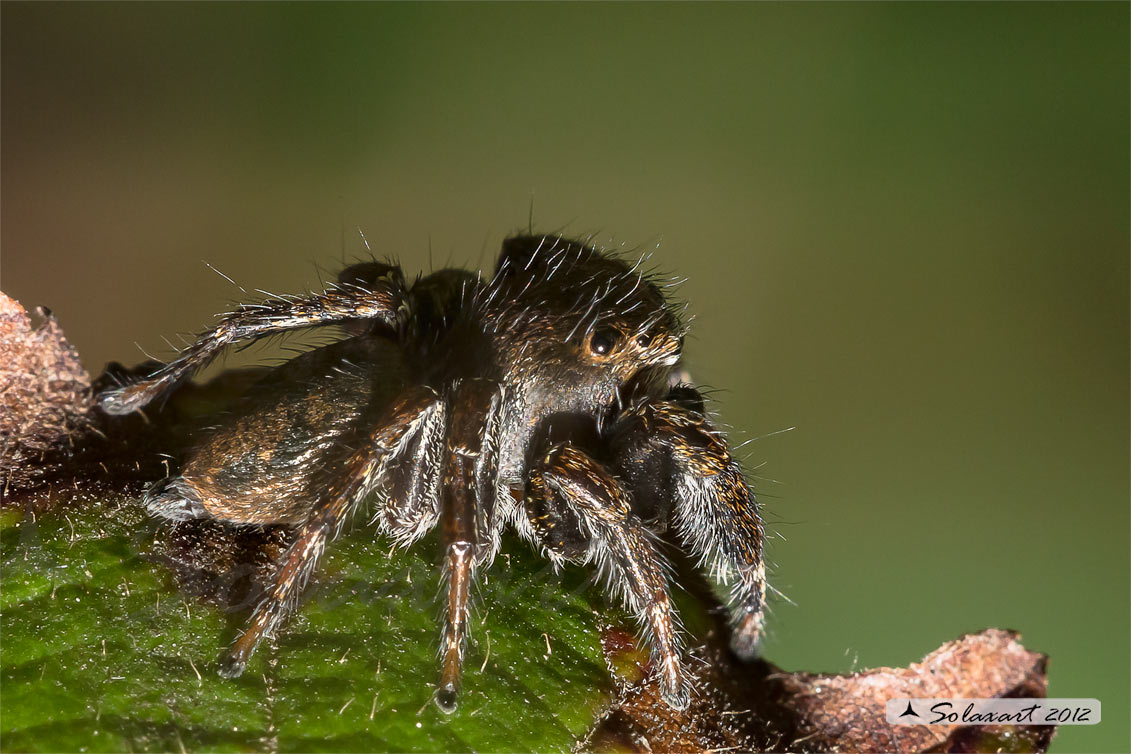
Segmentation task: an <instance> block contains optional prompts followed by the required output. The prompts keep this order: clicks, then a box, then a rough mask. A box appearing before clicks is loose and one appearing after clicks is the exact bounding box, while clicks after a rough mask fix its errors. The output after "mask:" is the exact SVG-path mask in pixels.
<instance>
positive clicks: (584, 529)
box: [526, 444, 690, 709]
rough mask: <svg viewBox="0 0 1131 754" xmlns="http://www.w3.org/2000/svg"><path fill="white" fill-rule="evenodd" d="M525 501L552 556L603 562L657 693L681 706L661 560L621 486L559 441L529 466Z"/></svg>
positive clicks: (683, 695) (681, 680) (683, 694)
mask: <svg viewBox="0 0 1131 754" xmlns="http://www.w3.org/2000/svg"><path fill="white" fill-rule="evenodd" d="M526 504H527V513H528V515H529V517H530V523H531V525H532V526H533V528H534V532H535V534H536V535H537V536H538V538H539V540H540V541H541V542H542V543H543V545H545V547H546V548H547V549H548V550H549V551H550V553H551V554H552V555H556V556H558V557H560V558H564V559H568V560H575V561H580V562H587V561H589V560H593V559H595V560H597V562H598V563H599V564H600V565H601V566H602V568H607V569H608V572H609V574H610V575H611V577H612V583H613V585H614V588H616V589H617V591H619V592H620V594H621V597H622V598H623V600H624V602H625V604H626V605H627V607H628V608H629V610H631V611H632V612H633V613H635V614H636V616H637V618H638V620H639V621H640V624H641V626H642V627H643V628H644V629H645V631H646V632H647V634H648V637H649V639H650V641H651V644H652V653H653V656H654V657H655V658H656V663H657V666H658V671H657V672H658V674H659V681H660V694H661V696H663V698H664V701H665V702H666V703H667V704H668V706H669V707H672V708H673V709H685V708H686V707H687V705H688V703H689V702H690V690H689V688H688V684H687V681H686V679H685V677H684V674H683V669H682V667H681V664H680V647H679V636H678V633H677V631H676V619H675V610H674V608H673V606H672V603H671V598H670V597H669V596H668V587H667V582H666V580H665V578H664V567H663V561H662V559H661V558H660V555H659V553H658V552H657V551H656V548H655V547H654V546H653V545H652V541H651V537H650V535H649V533H648V531H647V530H646V529H645V528H644V526H643V524H642V523H641V522H640V520H639V519H638V518H637V517H636V516H635V515H634V514H633V513H632V509H631V499H630V497H629V495H628V492H627V491H626V490H625V488H624V487H623V486H622V485H621V484H620V482H618V481H617V479H616V478H615V477H614V476H612V474H610V473H609V471H608V470H606V469H605V468H604V467H603V466H601V465H600V464H599V463H597V461H595V460H593V459H592V458H591V457H590V456H588V455H586V454H585V453H583V452H582V451H580V450H578V449H577V448H575V447H573V446H572V445H569V444H562V445H557V446H555V447H554V448H552V449H551V450H550V452H549V453H547V454H546V456H545V457H544V458H543V459H542V461H541V462H540V463H539V464H538V465H537V466H536V467H535V468H534V469H533V470H532V472H531V477H530V484H529V485H528V490H527V501H526Z"/></svg>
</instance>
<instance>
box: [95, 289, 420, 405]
mask: <svg viewBox="0 0 1131 754" xmlns="http://www.w3.org/2000/svg"><path fill="white" fill-rule="evenodd" d="M404 301H405V288H404V279H403V276H402V275H401V272H400V270H399V269H397V268H394V267H389V268H388V270H387V272H386V274H385V275H384V276H383V277H381V278H380V279H378V280H376V281H374V283H373V285H372V286H371V287H369V288H362V287H360V286H358V285H353V284H349V283H343V284H340V285H339V286H337V287H333V288H330V289H328V290H326V291H323V292H322V293H316V294H312V295H309V296H305V297H299V296H290V297H286V298H274V299H269V300H267V301H264V302H262V303H258V304H243V305H241V306H239V307H237V308H236V310H235V311H233V312H231V313H230V314H226V315H224V317H222V318H221V319H220V322H219V323H217V324H216V325H215V326H214V327H212V328H210V329H208V330H206V331H204V332H203V333H201V334H200V336H199V337H198V338H197V339H196V341H195V342H194V343H193V344H192V345H190V346H189V347H188V348H186V349H185V350H184V351H182V352H181V355H180V356H178V357H177V358H175V359H173V360H172V361H170V362H169V363H168V364H166V365H165V366H163V367H161V368H160V369H158V370H157V371H156V372H154V373H153V374H151V375H150V376H149V377H148V378H146V379H144V380H142V381H140V382H135V383H133V384H131V385H124V386H122V387H119V388H114V389H112V390H107V391H105V392H104V393H102V394H101V395H100V396H98V403H99V405H100V406H101V407H102V410H103V411H105V412H106V413H108V414H128V413H130V412H131V411H136V410H138V409H140V408H141V407H143V406H145V405H147V404H148V403H150V402H151V401H153V400H154V399H156V398H160V397H161V396H163V395H166V394H168V393H169V392H170V391H172V390H173V388H175V387H176V386H177V385H179V384H180V383H181V382H183V381H184V380H186V379H188V378H189V377H191V376H192V375H193V374H195V373H196V372H198V371H199V370H200V369H202V368H204V367H205V366H207V365H208V364H209V363H210V362H211V361H212V360H213V359H214V358H216V356H218V355H219V354H220V352H221V351H223V350H224V349H225V348H227V347H228V346H230V345H233V344H235V343H238V342H240V341H246V340H256V339H258V338H263V337H266V336H268V335H275V334H278V333H282V332H287V331H289V330H296V329H299V328H304V327H313V326H315V325H328V324H342V323H348V322H351V321H365V322H369V323H372V324H373V327H374V328H380V329H382V330H384V331H385V332H387V333H388V334H390V335H394V336H395V334H396V332H397V329H398V323H399V322H400V319H401V317H402V311H401V310H402V307H403V306H404Z"/></svg>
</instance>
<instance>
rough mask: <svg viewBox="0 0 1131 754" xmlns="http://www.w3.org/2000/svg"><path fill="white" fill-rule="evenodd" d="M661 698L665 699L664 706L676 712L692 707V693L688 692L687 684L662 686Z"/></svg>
mask: <svg viewBox="0 0 1131 754" xmlns="http://www.w3.org/2000/svg"><path fill="white" fill-rule="evenodd" d="M660 696H661V697H663V699H664V704H666V705H668V706H669V707H671V708H672V709H674V710H685V709H687V708H688V707H689V706H690V705H691V692H690V691H689V690H688V687H687V684H678V685H676V686H673V687H668V685H667V684H661V687H660Z"/></svg>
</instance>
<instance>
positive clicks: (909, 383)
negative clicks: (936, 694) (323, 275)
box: [0, 2, 1131, 751]
mask: <svg viewBox="0 0 1131 754" xmlns="http://www.w3.org/2000/svg"><path fill="white" fill-rule="evenodd" d="M0 10H2V35H3V39H2V43H3V44H2V54H3V60H2V77H3V80H2V87H3V88H2V93H3V103H2V104H3V107H2V118H3V121H2V129H3V130H2V160H3V164H2V168H3V169H2V190H3V204H2V226H0V227H2V234H3V235H2V258H0V263H2V267H0V275H2V277H0V285H2V286H3V289H4V290H5V291H6V292H7V293H9V294H11V295H13V296H15V297H16V298H18V299H19V300H21V301H22V302H23V303H24V304H25V305H27V306H29V307H30V306H33V305H38V304H43V305H47V306H50V307H51V308H52V309H53V310H54V312H55V313H56V315H57V316H58V317H59V319H60V321H61V322H62V325H63V327H64V328H65V330H66V332H67V334H68V335H69V337H70V338H71V340H72V342H73V343H74V344H75V345H76V346H77V347H78V348H79V350H80V352H81V353H82V355H83V357H84V359H85V362H86V364H87V366H88V367H89V368H90V369H91V370H92V371H93V372H97V371H99V369H100V368H101V366H102V364H103V363H104V362H105V361H107V360H111V359H115V360H120V361H124V362H134V361H137V360H140V359H141V358H143V354H142V351H141V350H139V346H140V347H141V348H142V349H145V351H147V352H149V353H153V354H155V355H159V356H164V355H167V354H168V353H169V349H168V347H167V346H166V345H164V342H163V340H162V338H163V337H174V336H175V335H176V334H177V333H179V332H183V331H189V330H194V329H196V328H198V327H199V326H201V325H203V324H205V323H207V322H208V321H209V320H210V317H211V315H212V314H213V313H215V312H217V311H219V310H221V309H223V308H225V307H226V306H228V305H229V303H230V301H231V300H232V299H234V298H239V297H240V296H241V294H240V292H239V290H238V289H236V288H233V287H232V286H231V284H229V283H228V282H226V281H225V280H224V279H223V278H221V277H219V276H218V275H216V274H215V273H214V272H212V271H210V270H209V269H208V268H207V267H206V266H205V265H204V263H203V262H204V261H207V262H209V263H211V264H212V265H214V266H215V267H216V268H218V269H219V270H221V271H222V272H223V273H224V274H226V275H228V276H230V277H231V278H233V279H234V280H236V281H238V282H239V283H241V284H242V285H244V286H245V287H247V288H248V289H252V288H262V289H267V290H271V291H276V292H293V291H300V290H302V289H304V288H308V287H317V286H318V284H319V283H318V273H317V270H316V268H315V265H316V264H317V265H321V266H322V267H323V268H326V269H329V270H334V269H335V268H336V267H338V266H339V265H340V263H341V259H342V258H343V257H345V258H352V257H354V256H356V255H358V254H361V253H364V245H363V243H362V241H361V238H360V236H359V232H358V229H360V230H361V231H363V232H364V235H365V237H366V238H367V239H368V242H369V244H370V245H371V246H372V248H373V249H374V251H375V252H376V253H377V254H379V255H380V254H393V255H396V256H398V257H399V258H400V260H401V261H402V263H403V264H404V266H405V268H406V270H407V271H409V272H410V273H414V272H416V271H420V270H427V269H428V268H429V266H430V265H435V266H442V265H446V264H448V263H449V262H450V263H452V264H458V265H468V266H472V267H474V266H476V265H479V264H482V265H489V264H490V262H491V259H492V257H493V255H494V252H495V250H496V249H497V248H498V245H499V242H500V241H501V239H502V238H503V237H504V236H505V235H507V234H508V233H510V232H512V231H515V230H517V229H520V228H525V226H526V224H527V218H528V214H529V212H530V211H531V206H533V217H534V224H535V228H536V229H540V230H556V229H564V230H565V231H567V232H569V233H572V234H577V235H586V234H589V233H596V234H597V236H596V237H597V239H598V240H600V241H604V242H608V243H616V244H620V243H623V244H625V245H626V246H627V247H628V248H630V249H642V250H643V249H650V250H654V256H653V259H654V262H655V263H656V264H657V265H658V266H659V267H661V268H662V269H664V270H667V271H671V272H673V273H677V274H679V275H682V276H686V277H687V278H688V281H687V283H686V284H685V285H684V286H683V287H682V289H681V291H680V295H681V296H682V297H684V298H686V299H687V300H688V301H690V305H691V311H692V312H693V313H694V314H695V316H696V319H695V322H694V330H693V338H692V339H691V340H690V342H689V346H688V364H689V366H690V367H691V369H692V371H693V374H694V375H695V377H696V379H697V380H698V381H700V382H701V383H703V384H705V385H708V386H711V387H714V388H717V389H718V392H717V393H716V398H717V403H716V406H715V408H716V409H717V410H718V412H719V414H720V416H721V419H722V421H723V422H725V423H726V424H727V425H728V426H729V427H730V432H731V437H732V439H733V441H734V442H735V443H736V444H738V443H742V442H745V441H747V440H751V441H752V442H750V444H748V445H746V446H745V447H744V449H743V454H744V456H745V458H746V461H747V463H748V468H749V469H751V472H752V476H753V479H754V482H755V486H756V489H757V490H758V492H759V493H760V495H761V499H762V501H763V503H764V505H765V508H766V512H767V517H768V519H769V521H770V522H771V526H772V529H773V531H774V532H775V533H776V535H777V538H776V539H775V540H774V541H773V542H772V544H771V548H770V557H771V558H772V560H773V562H774V583H775V584H776V586H777V587H778V588H779V589H780V590H781V591H782V592H783V593H784V594H785V595H786V596H787V597H788V598H789V600H790V601H791V602H787V601H785V600H784V599H780V598H779V599H778V600H776V602H775V603H774V605H773V613H772V617H771V621H770V627H771V632H772V633H771V638H770V640H769V643H768V647H767V654H768V656H769V657H770V658H771V659H773V660H774V661H776V662H778V663H779V664H781V665H783V666H785V667H787V668H790V669H809V670H820V671H848V670H851V669H853V668H858V667H861V668H862V667H867V666H873V665H900V664H904V663H907V662H910V661H913V660H915V659H917V658H919V657H920V656H922V655H923V654H925V653H926V652H928V651H930V650H931V649H933V648H935V647H936V646H937V645H938V644H939V643H941V642H943V641H946V640H948V639H951V638H954V637H955V636H957V635H958V634H960V633H962V632H966V631H973V630H977V629H980V628H983V627H985V626H999V627H1008V628H1016V629H1019V630H1021V631H1022V632H1023V634H1024V640H1025V643H1026V645H1027V646H1029V647H1030V648H1032V649H1035V650H1039V651H1043V652H1047V653H1048V654H1049V655H1050V656H1051V658H1052V659H1051V663H1050V686H1049V693H1050V695H1053V696H1062V697H1098V698H1099V699H1101V700H1102V702H1103V704H1104V722H1103V723H1102V724H1101V725H1099V726H1095V727H1075V728H1064V729H1062V731H1061V732H1060V734H1059V737H1058V739H1057V741H1056V744H1055V746H1054V749H1056V750H1060V751H1128V750H1131V738H1129V729H1128V714H1127V710H1128V708H1129V706H1131V705H1129V698H1128V686H1129V680H1131V678H1129V664H1131V657H1129V639H1131V626H1129V607H1131V606H1129V599H1131V598H1129V594H1131V584H1129V573H1131V562H1129V549H1131V548H1129V528H1131V526H1129V524H1131V522H1129V508H1131V505H1129V490H1128V466H1129V454H1131V448H1129V445H1128V417H1129V404H1128V386H1129V375H1128V363H1129V342H1131V337H1129V330H1128V323H1129V320H1128V303H1129V302H1128V274H1129V270H1128V259H1129V255H1128V245H1129V240H1131V238H1129V232H1131V231H1129V201H1131V196H1129V181H1128V179H1129V167H1128V165H1129V153H1128V144H1129V127H1128V123H1129V117H1128V98H1129V74H1128V71H1129V53H1128V35H1129V28H1128V17H1129V6H1128V5H1127V4H1126V3H1097V4H1075V5H1068V4H1051V3H1041V4H1020V3H1016V4H1014V3H1011V4H975V5H966V4H962V5H959V4H874V5H847V4H835V5H825V4H797V5H792V4H791V5H786V4H728V5H635V4H633V5H590V4H576V5H572V4H571V5H536V6H535V5H512V4H502V5H488V6H484V5H463V4H460V5H440V4H435V5H432V4H429V5H394V4H381V5H298V4H294V5H267V4H254V5H193V4H159V5H144V4H127V5H115V4H90V5H86V4H70V5H52V4H30V5H29V4H20V3H11V2H6V3H4V4H3V6H2V8H0ZM135 344H137V345H135ZM268 353H269V352H263V351H259V352H254V351H253V352H252V357H258V358H262V357H264V356H265V355H267V354H268ZM243 358H245V359H246V358H247V357H246V356H245V357H243ZM229 363H233V362H231V361H230V362H229ZM791 427H796V429H794V430H793V431H790V432H784V433H779V431H780V430H784V429H787V428H791ZM776 433H777V434H776ZM512 546H519V545H517V544H512Z"/></svg>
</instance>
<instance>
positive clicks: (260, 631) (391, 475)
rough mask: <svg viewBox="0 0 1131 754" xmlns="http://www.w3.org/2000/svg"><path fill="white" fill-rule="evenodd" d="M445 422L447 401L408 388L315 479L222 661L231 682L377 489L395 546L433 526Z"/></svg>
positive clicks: (424, 390)
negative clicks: (309, 505) (309, 500)
mask: <svg viewBox="0 0 1131 754" xmlns="http://www.w3.org/2000/svg"><path fill="white" fill-rule="evenodd" d="M444 422H445V406H444V403H443V402H442V401H441V400H440V399H439V397H438V396H437V395H436V393H435V392H434V391H433V390H431V389H429V388H415V389H412V390H409V391H407V392H406V393H405V394H404V395H402V396H401V398H399V399H398V400H396V401H394V403H393V404H392V405H391V406H390V407H389V408H388V409H387V410H386V411H385V412H384V416H383V419H382V421H381V422H380V424H379V425H378V426H379V429H377V430H376V431H374V432H372V433H370V434H369V436H368V437H367V438H365V442H364V443H363V444H362V445H361V447H360V448H359V449H358V450H355V451H353V452H352V453H351V454H350V455H349V456H348V457H347V459H346V461H345V463H344V465H343V466H342V467H340V468H334V469H333V470H332V471H330V472H329V478H327V475H326V474H316V475H315V477H314V479H313V480H312V482H311V485H310V489H311V491H312V494H316V495H318V501H319V502H318V503H317V504H316V505H315V507H314V508H313V509H312V511H311V512H310V514H309V516H308V517H307V519H306V521H305V523H303V525H302V526H300V527H299V529H298V533H297V535H296V536H295V539H294V541H293V542H292V543H291V545H290V547H288V548H287V552H286V554H285V555H284V556H283V558H282V560H281V561H280V564H279V567H278V569H277V570H276V572H275V577H274V579H273V581H272V584H271V586H270V587H269V588H268V590H267V593H266V594H265V595H264V597H263V599H262V600H261V601H260V602H259V605H258V606H257V607H256V608H255V612H254V613H253V614H252V617H251V620H250V621H249V623H248V626H247V628H245V629H244V632H243V634H241V635H240V636H239V638H237V639H236V641H235V643H234V644H233V645H232V647H231V648H230V649H229V651H228V652H227V653H226V654H225V655H224V657H223V658H222V659H221V665H220V675H222V676H225V677H227V678H234V677H236V676H238V675H240V674H241V673H243V671H244V668H245V667H246V666H247V661H248V660H249V659H250V658H251V655H252V654H253V653H254V652H255V648H256V646H257V645H258V644H259V641H260V639H262V638H263V637H264V636H270V635H272V634H273V633H274V632H275V629H276V628H277V627H278V626H279V624H280V623H281V622H282V621H283V619H284V618H285V617H286V616H287V615H288V614H290V612H292V611H293V610H294V607H295V605H296V603H297V601H298V597H299V595H300V594H301V593H302V590H303V588H304V587H305V586H306V583H307V581H308V580H309V579H310V575H311V574H312V573H313V572H314V569H315V568H316V567H317V565H318V560H319V558H321V556H322V552H323V550H324V549H325V547H326V543H327V542H328V541H329V540H331V539H333V538H334V537H335V536H337V534H338V532H339V531H340V530H341V528H342V525H343V524H344V523H345V521H346V519H347V518H348V516H349V513H350V512H351V511H352V509H353V507H354V505H355V504H356V503H357V502H358V501H359V500H360V499H361V498H363V497H364V496H365V495H366V494H367V493H368V492H369V490H370V489H372V487H373V486H374V485H375V484H377V483H383V486H384V487H385V488H386V489H385V495H384V502H385V505H384V508H385V510H384V527H385V528H387V529H389V530H390V531H392V533H393V534H394V536H397V537H398V538H399V541H401V542H408V541H411V539H413V538H415V537H417V536H419V535H420V534H422V533H424V532H425V531H427V529H428V528H429V527H431V526H432V525H434V524H435V522H436V520H437V518H438V515H439V499H438V493H439V482H440V471H441V468H442V462H443V454H442V453H439V452H436V451H435V446H436V445H437V444H439V445H440V447H441V448H442V443H440V440H441V439H442V437H443V432H444V429H445V427H444ZM407 464H414V465H413V468H414V473H411V474H403V473H396V470H397V469H398V468H403V467H404V466H405V465H407Z"/></svg>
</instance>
